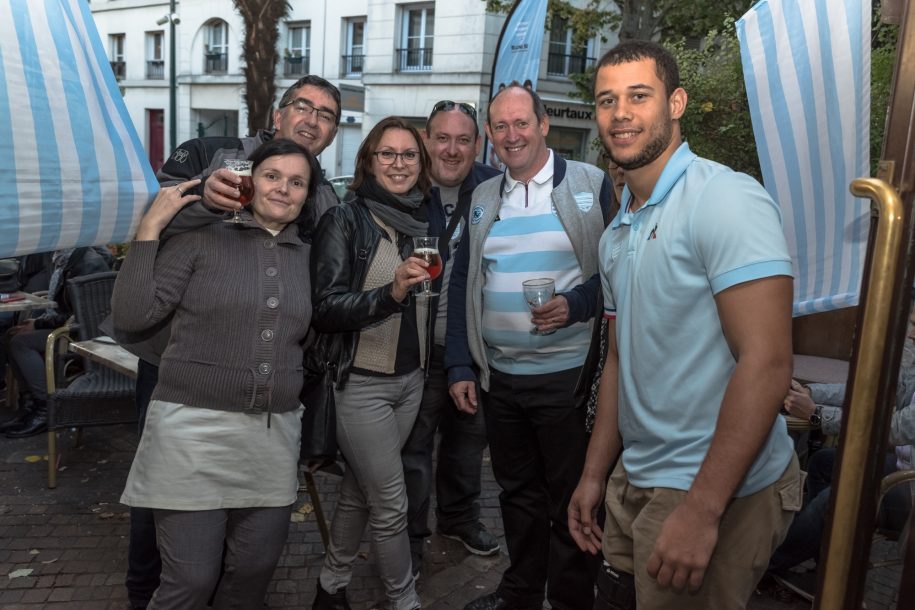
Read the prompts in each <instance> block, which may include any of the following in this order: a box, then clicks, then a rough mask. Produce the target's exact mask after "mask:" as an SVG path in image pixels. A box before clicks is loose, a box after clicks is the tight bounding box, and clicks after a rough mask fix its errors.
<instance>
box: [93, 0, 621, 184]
mask: <svg viewBox="0 0 915 610" xmlns="http://www.w3.org/2000/svg"><path fill="white" fill-rule="evenodd" d="M175 4H176V8H175V17H177V19H175V44H176V74H175V79H174V80H175V88H176V101H177V104H176V109H177V112H176V117H175V119H176V129H177V136H176V140H177V141H176V142H170V141H169V138H168V133H169V129H168V125H169V124H170V123H169V122H170V121H171V117H170V115H169V94H170V88H171V82H172V79H171V74H170V73H169V57H168V53H169V44H170V41H169V35H170V24H169V13H170V2H169V1H168V0H92V1H91V3H90V8H91V10H92V13H93V16H94V18H95V21H96V24H97V26H98V30H99V34H100V35H101V38H102V42H103V44H104V45H106V47H107V50H108V53H109V59H110V61H111V66H112V70H113V71H114V73H115V76H116V77H117V78H118V81H119V83H120V86H121V90H122V92H123V95H124V101H125V103H126V105H127V109H128V111H129V113H130V116H131V117H132V118H133V121H134V124H135V125H136V128H137V132H138V134H139V136H140V139H141V141H142V142H143V143H144V146H145V148H146V150H147V152H148V153H149V158H150V163H151V164H152V166H153V168H154V169H158V167H159V166H160V165H161V164H162V162H163V161H164V159H165V158H166V156H167V155H168V153H169V152H170V151H171V150H172V149H173V148H175V146H176V145H177V144H179V143H180V142H182V141H184V140H187V139H190V138H194V137H198V136H204V135H229V136H236V135H244V134H245V132H246V131H247V115H246V111H245V106H244V101H243V93H244V77H243V75H242V72H241V68H242V66H241V59H240V58H241V55H242V51H241V48H242V40H243V24H242V19H241V17H240V15H239V14H238V13H237V11H235V9H234V6H233V3H232V1H231V0H180V1H177V2H176V3H175ZM290 5H291V7H292V8H291V10H290V11H289V14H288V16H287V18H286V19H285V20H284V21H283V22H282V23H281V24H280V38H279V42H278V47H279V48H278V51H279V55H280V61H279V63H278V65H277V67H276V73H275V74H273V75H272V77H273V78H274V79H276V83H277V94H278V95H281V94H282V92H283V91H284V90H285V89H286V88H287V87H288V86H289V85H291V84H292V83H294V82H295V81H296V80H297V79H298V78H299V77H300V76H302V75H304V74H318V75H320V76H323V77H324V78H326V79H328V80H329V81H331V82H333V83H334V84H335V85H337V86H338V87H339V88H340V91H341V94H342V97H343V109H342V110H343V111H342V118H341V123H340V129H339V132H338V135H337V138H336V139H335V141H334V143H333V144H332V145H331V146H330V147H328V148H327V150H325V151H324V153H322V155H321V158H320V161H321V165H322V167H323V168H324V169H325V172H326V174H327V176H328V177H331V176H337V175H347V174H352V172H353V161H354V159H355V156H356V150H357V149H358V147H359V144H360V143H361V141H362V138H363V137H364V135H365V134H366V133H368V131H369V129H371V127H372V126H373V125H374V124H375V123H376V122H378V121H379V120H380V119H382V118H384V117H385V116H388V115H391V114H396V115H400V116H403V117H406V118H408V119H410V120H411V121H413V122H414V123H415V124H416V125H417V127H422V126H424V124H425V117H426V116H427V115H428V113H429V111H430V110H431V108H432V106H433V104H435V102H437V101H439V100H442V99H449V100H454V101H457V102H467V103H470V104H472V105H473V106H475V107H477V108H482V109H485V107H486V102H487V101H488V99H489V97H490V77H491V71H492V62H493V57H494V54H495V50H496V45H497V42H498V38H499V33H500V31H501V29H502V25H503V23H504V21H505V15H502V14H493V13H487V12H486V3H485V2H484V1H483V0H448V1H442V2H439V1H429V2H402V1H396V0H291V2H290ZM610 36H613V35H612V34H610ZM614 41H615V39H614V40H610V41H608V42H604V43H602V42H601V41H600V40H598V39H595V40H592V41H589V42H588V43H587V44H586V45H584V46H582V45H578V46H576V45H574V44H573V41H572V32H571V30H570V29H569V28H568V27H567V24H565V23H563V22H560V21H559V20H557V21H556V22H554V23H553V24H552V29H551V31H549V32H546V33H545V38H544V43H543V54H542V57H541V69H540V79H539V82H538V86H537V91H538V93H539V94H540V95H541V97H542V98H543V100H544V103H545V105H546V107H547V112H548V114H549V116H550V124H551V128H550V134H549V137H548V141H549V144H550V146H551V147H552V148H554V149H555V150H556V151H557V152H559V153H560V154H562V155H564V156H566V157H568V158H572V159H577V160H584V161H590V162H594V161H595V160H596V159H597V156H598V154H597V151H596V150H594V148H593V147H592V145H591V142H592V141H593V140H594V139H595V138H596V135H597V134H596V132H595V130H594V127H593V126H594V121H593V107H592V106H591V105H590V104H585V103H582V102H581V101H579V100H576V99H574V98H573V97H570V95H569V94H570V92H572V91H573V90H574V86H573V85H572V83H571V81H570V80H569V74H573V73H576V72H581V71H582V70H583V69H584V68H585V67H586V66H588V65H589V64H591V63H593V61H594V58H596V57H599V54H600V53H601V52H602V51H603V50H604V49H605V48H606V47H607V46H608V45H609V44H612V42H614ZM483 114H485V113H481V119H482V115H483Z"/></svg>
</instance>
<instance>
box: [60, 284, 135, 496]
mask: <svg viewBox="0 0 915 610" xmlns="http://www.w3.org/2000/svg"><path fill="white" fill-rule="evenodd" d="M115 277H117V273H115V272H113V271H110V272H105V273H93V274H91V275H84V276H81V277H76V278H73V279H71V280H69V281H68V282H67V290H68V291H69V293H68V294H69V297H70V304H71V305H72V308H73V315H74V318H75V321H76V323H75V324H74V325H71V326H69V327H67V326H65V327H61V328H58V329H56V330H54V331H53V332H52V333H51V335H50V336H49V337H48V342H47V349H46V351H45V366H46V367H47V379H48V487H49V488H52V489H53V488H54V487H57V457H58V456H57V430H60V429H65V428H72V427H75V428H82V427H84V426H103V425H110V424H126V423H131V422H135V421H136V420H137V411H136V406H135V403H134V394H135V388H136V383H135V382H134V380H133V379H131V378H129V377H127V376H126V375H122V374H121V373H118V372H115V371H113V370H112V369H109V368H107V367H104V366H102V365H100V364H96V363H94V362H90V361H88V360H86V362H85V363H84V372H83V373H82V374H81V375H79V376H77V377H76V378H74V379H73V380H72V381H70V383H69V384H68V385H66V387H59V386H60V385H61V384H63V383H66V378H65V372H64V368H65V367H64V366H63V364H62V363H63V359H62V356H63V355H64V354H66V353H67V345H68V344H69V342H70V338H71V336H72V335H73V334H74V333H78V336H79V339H80V340H86V339H91V338H93V337H97V336H99V335H101V334H102V333H101V331H100V330H99V324H100V323H101V321H102V320H103V319H104V318H105V317H106V316H107V315H108V314H109V313H110V312H111V294H112V292H113V291H114V279H115ZM78 442H79V441H77V443H78Z"/></svg>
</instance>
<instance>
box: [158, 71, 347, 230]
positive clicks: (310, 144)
mask: <svg viewBox="0 0 915 610" xmlns="http://www.w3.org/2000/svg"><path fill="white" fill-rule="evenodd" d="M339 125H340V91H339V90H338V89H337V88H336V87H335V86H333V85H332V84H331V83H329V82H328V81H326V80H324V79H323V78H321V77H320V76H314V75H311V74H309V75H307V76H303V77H302V78H300V79H299V80H298V81H296V82H295V83H294V84H293V85H292V86H291V87H289V89H287V90H286V92H285V93H284V94H283V97H282V98H280V103H279V107H278V108H277V110H276V111H275V112H274V113H273V126H274V131H272V132H271V131H266V130H263V129H261V130H258V132H257V133H256V134H255V135H253V136H248V137H244V138H232V137H218V136H215V137H205V138H195V139H193V140H188V141H187V142H185V143H183V144H181V146H179V147H178V148H177V149H175V152H174V153H172V156H171V157H169V158H168V160H167V161H166V162H165V164H164V165H163V166H162V169H160V170H159V173H158V175H157V178H158V180H159V184H160V186H162V187H166V186H172V185H174V184H178V183H181V182H186V181H188V180H192V179H194V178H200V179H201V180H202V182H201V184H200V186H198V187H196V188H195V189H194V190H195V191H196V193H195V194H197V195H201V196H202V197H203V199H202V201H201V202H200V203H195V204H191V205H190V206H188V208H189V209H188V210H186V211H183V212H182V213H181V214H179V216H177V217H176V219H178V220H180V222H181V226H178V227H174V228H173V230H177V231H180V230H185V229H186V228H187V227H186V226H185V223H187V224H188V225H190V226H193V225H194V224H198V219H197V218H195V217H192V216H191V215H189V212H191V213H194V212H195V211H196V212H199V211H202V210H205V209H211V210H213V211H216V212H220V213H222V212H227V211H228V212H231V211H235V210H238V209H240V208H241V207H242V206H241V204H239V203H238V196H239V194H238V188H237V185H238V184H240V183H241V178H239V177H238V176H237V175H236V174H234V173H233V172H231V171H229V170H228V169H226V168H225V167H223V165H224V162H225V161H226V160H227V159H247V158H248V155H250V154H251V153H252V152H253V151H254V149H256V148H257V147H258V146H260V145H261V144H263V143H264V142H266V141H267V140H269V139H270V138H273V137H279V138H287V139H290V140H293V141H295V142H297V143H298V144H300V145H302V146H303V147H305V148H307V149H308V150H309V151H310V152H311V153H312V154H313V155H314V156H316V157H317V156H318V155H320V154H321V153H322V152H324V149H325V148H327V147H328V146H329V145H330V143H331V142H333V140H334V137H335V136H336V135H337V127H338V126H339ZM337 203H339V201H338V199H337V196H336V194H335V193H334V190H333V187H332V186H331V184H330V183H329V182H328V181H327V180H326V179H324V178H323V177H322V178H321V182H320V183H319V184H318V190H317V192H316V193H315V205H314V206H312V207H310V208H306V209H305V210H303V213H306V212H310V213H312V214H314V216H313V220H315V221H317V219H318V218H319V217H320V216H321V214H323V213H324V212H325V211H327V209H329V208H330V207H331V206H333V205H336V204H337ZM211 220H212V219H211V218H210V219H207V218H206V216H205V215H204V216H203V219H202V220H201V222H207V221H211Z"/></svg>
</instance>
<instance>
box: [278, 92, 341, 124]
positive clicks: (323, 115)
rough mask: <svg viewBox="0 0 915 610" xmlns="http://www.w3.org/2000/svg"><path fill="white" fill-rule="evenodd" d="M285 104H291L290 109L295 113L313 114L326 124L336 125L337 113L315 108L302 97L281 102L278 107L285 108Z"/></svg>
mask: <svg viewBox="0 0 915 610" xmlns="http://www.w3.org/2000/svg"><path fill="white" fill-rule="evenodd" d="M286 106H292V109H293V110H294V111H295V112H296V114H302V115H305V116H308V115H311V114H315V115H317V116H318V120H319V121H321V122H322V123H324V124H326V125H331V126H333V125H336V124H337V115H336V114H334V113H333V112H330V111H329V110H321V109H320V108H315V106H314V104H312V103H311V102H310V101H308V100H306V99H305V98H304V97H297V98H295V99H294V100H292V101H289V102H286V103H285V104H282V105H281V106H280V108H285V107H286Z"/></svg>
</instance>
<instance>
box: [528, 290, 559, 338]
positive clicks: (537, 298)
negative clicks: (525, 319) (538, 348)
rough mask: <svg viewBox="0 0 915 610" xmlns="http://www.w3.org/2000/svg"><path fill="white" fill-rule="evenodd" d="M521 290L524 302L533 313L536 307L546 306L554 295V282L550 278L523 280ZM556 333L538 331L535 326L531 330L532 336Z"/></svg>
mask: <svg viewBox="0 0 915 610" xmlns="http://www.w3.org/2000/svg"><path fill="white" fill-rule="evenodd" d="M521 290H522V291H523V292H524V300H525V301H526V302H527V306H528V307H529V308H530V310H531V312H533V311H534V310H535V309H537V308H538V307H543V306H544V305H546V304H547V303H548V302H549V300H550V299H552V298H553V295H555V294H556V282H554V281H553V279H552V278H548V277H541V278H537V279H534V280H525V281H523V282H521ZM554 332H556V329H555V328H554V329H553V330H540V329H538V328H537V327H536V326H534V327H533V328H532V329H531V334H532V335H552V334H553V333H554Z"/></svg>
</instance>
